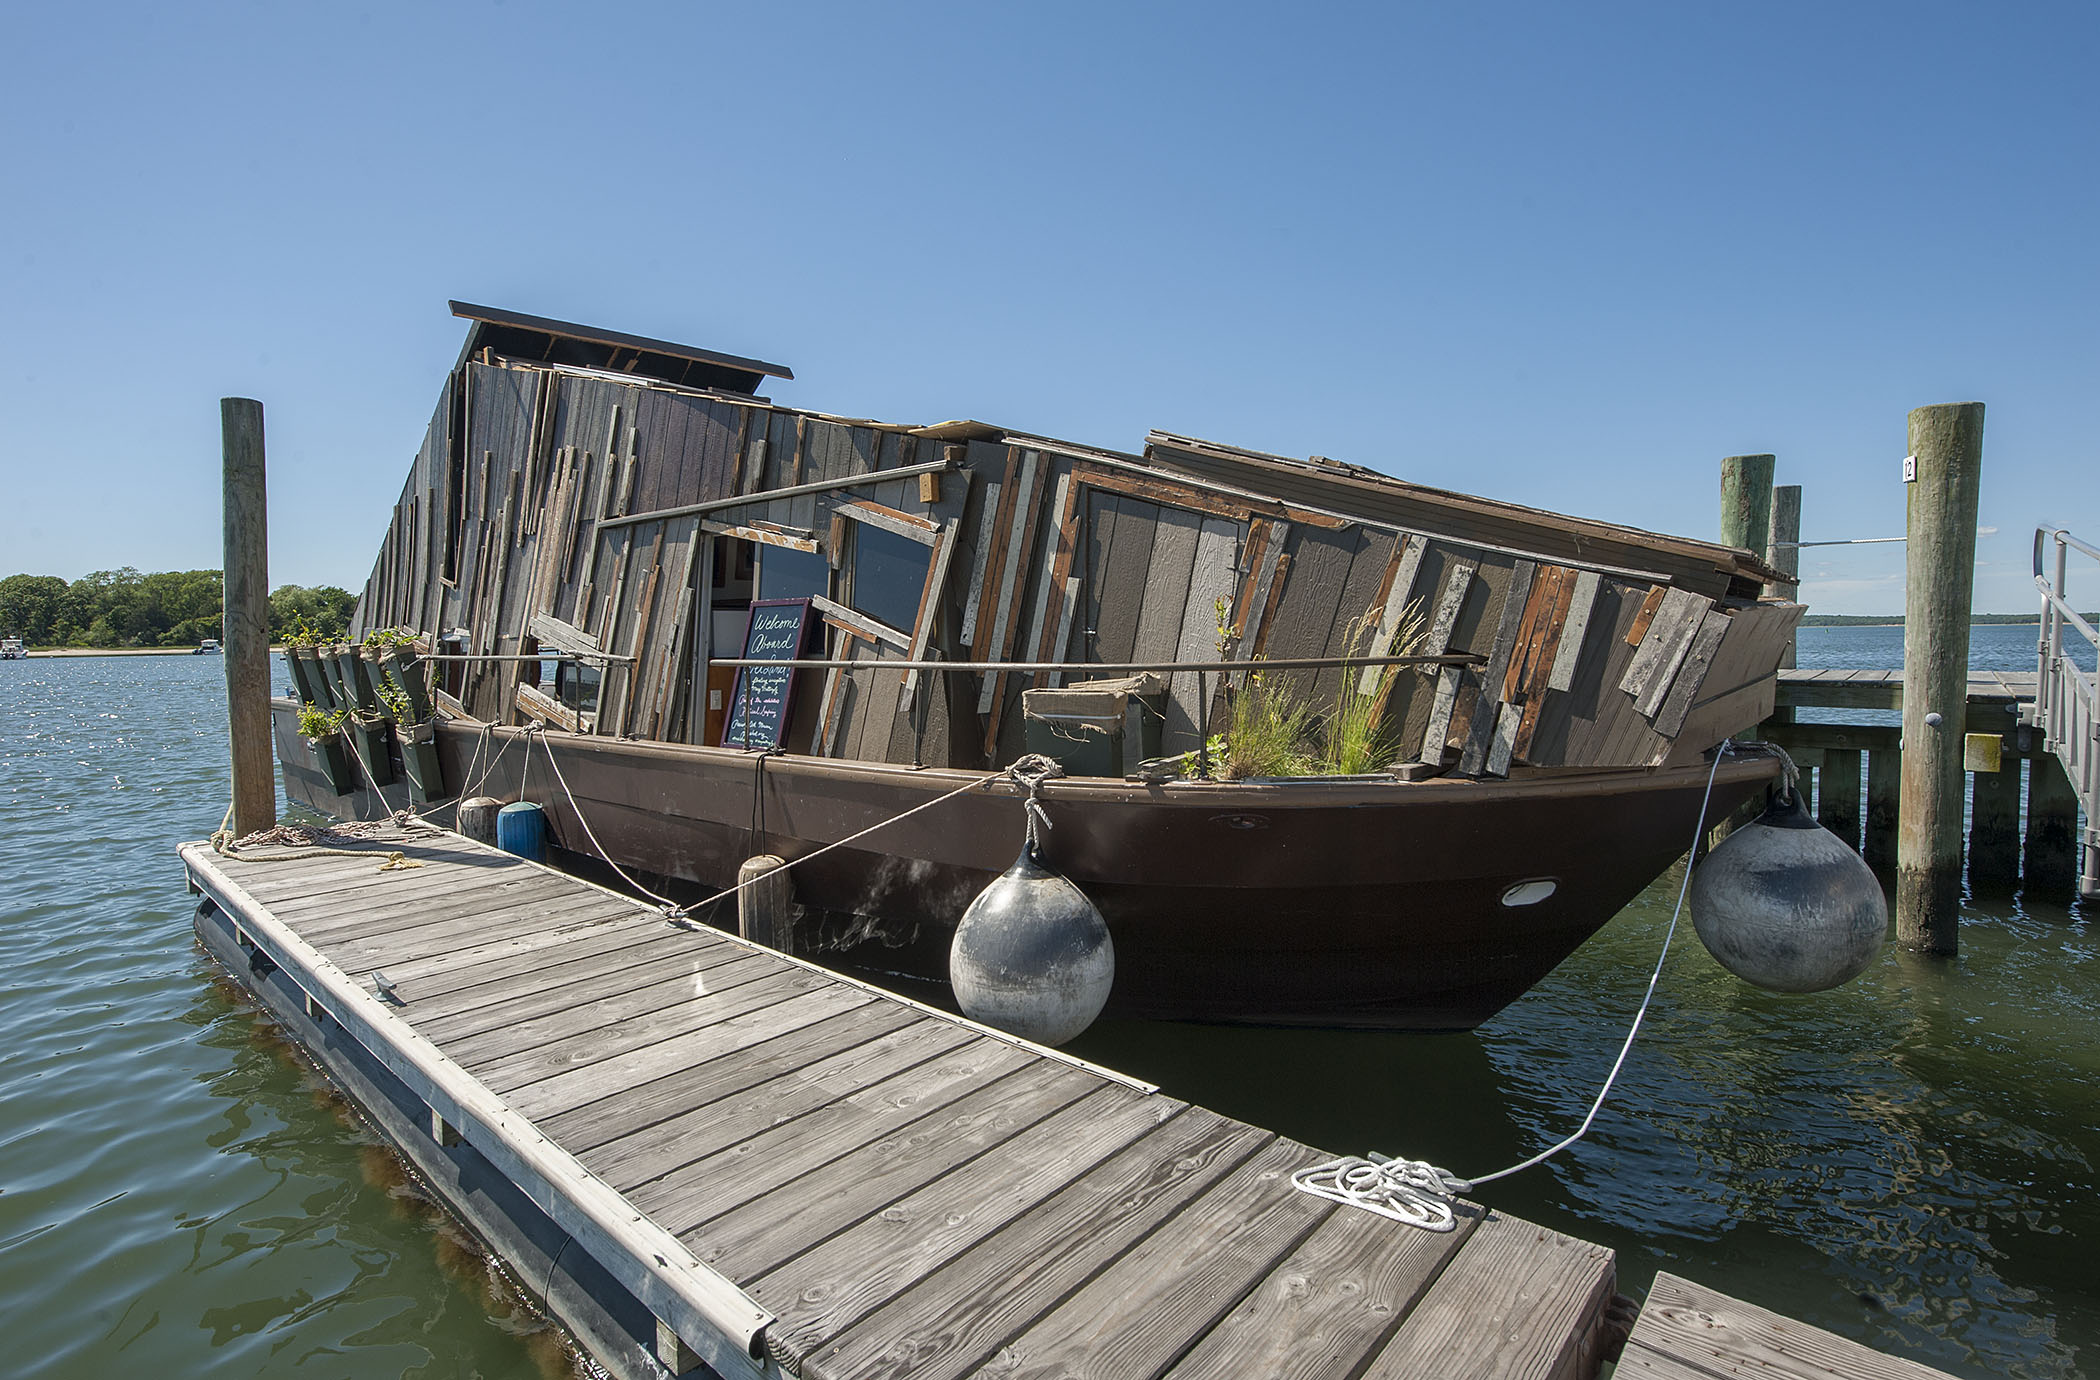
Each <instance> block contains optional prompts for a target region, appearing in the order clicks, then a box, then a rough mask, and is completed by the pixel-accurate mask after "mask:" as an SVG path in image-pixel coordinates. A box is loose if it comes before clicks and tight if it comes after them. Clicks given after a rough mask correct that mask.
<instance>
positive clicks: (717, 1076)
mask: <svg viewBox="0 0 2100 1380" xmlns="http://www.w3.org/2000/svg"><path fill="white" fill-rule="evenodd" d="M910 1014H911V1013H909V1012H906V1011H900V1010H899V1009H898V1008H897V1007H895V1006H893V1005H891V1004H889V1003H886V1002H883V1003H876V1004H875V1005H874V1006H873V1007H858V1008H855V1009H854V1010H852V1011H849V1012H846V1013H844V1014H843V1015H840V1016H835V1017H833V1018H832V1019H831V1020H830V1021H827V1022H824V1023H823V1024H824V1025H825V1026H833V1025H850V1028H851V1029H853V1030H854V1031H855V1032H857V1034H858V1035H859V1042H858V1043H856V1044H854V1045H852V1046H850V1047H847V1048H843V1049H840V1050H837V1051H834V1052H832V1053H830V1054H828V1055H825V1056H823V1057H810V1056H809V1055H807V1054H806V1052H805V1049H804V1043H805V1042H804V1040H803V1039H801V1038H797V1039H793V1040H781V1041H775V1043H776V1044H779V1045H781V1046H782V1055H783V1056H787V1055H792V1056H794V1057H795V1058H796V1059H797V1060H798V1062H797V1064H796V1065H795V1066H794V1067H792V1068H788V1069H782V1070H780V1071H779V1073H778V1074H777V1076H775V1077H773V1078H769V1079H760V1080H751V1079H749V1072H748V1070H749V1068H750V1067H751V1066H753V1065H758V1064H761V1062H762V1061H761V1060H759V1059H757V1058H750V1059H740V1060H736V1061H733V1062H729V1063H728V1066H727V1067H724V1068H722V1069H717V1070H712V1071H713V1074H714V1078H713V1080H712V1083H708V1082H703V1081H701V1080H699V1079H697V1078H696V1077H694V1076H693V1074H694V1073H695V1072H696V1071H694V1070H685V1071H682V1073H681V1075H679V1080H678V1081H679V1086H680V1087H681V1088H683V1089H684V1092H683V1093H682V1094H681V1100H680V1101H679V1102H678V1103H677V1104H675V1110H674V1111H673V1112H672V1114H670V1115H666V1116H663V1117H662V1118H661V1119H659V1120H656V1121H653V1122H650V1123H648V1124H647V1125H644V1126H638V1127H634V1128H632V1129H630V1130H628V1131H626V1132H625V1133H623V1134H619V1135H611V1136H608V1135H607V1134H606V1131H605V1128H604V1127H603V1126H601V1125H599V1124H598V1121H597V1117H596V1116H593V1115H592V1110H593V1109H591V1108H583V1109H579V1110H578V1111H575V1112H570V1113H565V1114H564V1116H563V1117H562V1118H561V1120H562V1122H563V1124H564V1125H566V1126H568V1127H570V1128H571V1130H572V1133H573V1134H576V1135H580V1136H581V1137H583V1138H584V1139H591V1140H594V1141H595V1144H594V1145H592V1146H590V1147H582V1146H580V1145H579V1146H577V1147H575V1148H578V1149H579V1150H582V1149H588V1151H589V1153H588V1155H587V1156H586V1158H585V1163H586V1164H587V1165H589V1167H590V1170H591V1172H592V1173H594V1174H596V1175H597V1176H598V1177H599V1178H601V1179H604V1180H605V1181H606V1182H608V1183H639V1182H643V1181H645V1180H647V1179H649V1178H651V1177H653V1176H654V1174H655V1173H660V1172H662V1171H663V1168H664V1166H666V1165H679V1164H691V1163H692V1162H694V1161H695V1160H699V1159H704V1158H706V1157H707V1156H709V1155H712V1154H715V1153H716V1152H718V1151H722V1150H727V1149H729V1148H730V1147H731V1146H734V1145H738V1144H741V1143H743V1142H745V1141H748V1140H750V1139H752V1138H753V1137H755V1136H760V1135H763V1134H765V1133H766V1132H768V1131H772V1130H775V1129H776V1128H779V1127H784V1126H786V1125H787V1124H788V1123H790V1122H792V1121H794V1120H795V1119H796V1118H798V1117H802V1116H806V1115H808V1114H809V1113H811V1112H814V1111H817V1110H819V1109H821V1108H825V1107H829V1106H832V1105H833V1104H835V1103H838V1102H841V1101H843V1100H844V1099H846V1098H848V1097H853V1096H856V1095H858V1094H860V1093H863V1092H866V1091H867V1090H868V1089H870V1088H872V1087H875V1086H876V1085H878V1084H881V1083H883V1082H885V1081H887V1080H889V1079H891V1078H893V1077H895V1076H896V1075H897V1074H900V1073H904V1072H907V1071H908V1070H912V1069H915V1068H917V1067H919V1066H921V1065H924V1064H927V1063H930V1062H931V1061H933V1060H936V1059H940V1058H945V1057H947V1056H948V1055H951V1054H953V1053H954V1052H956V1051H957V1050H958V1049H960V1048H961V1047H962V1046H964V1045H966V1044H968V1043H969V1042H970V1041H971V1040H972V1039H974V1038H976V1036H975V1033H974V1032H973V1031H971V1030H969V1029H968V1028H966V1027H962V1026H958V1025H955V1024H953V1023H951V1022H945V1021H933V1020H927V1019H925V1018H924V1017H921V1018H919V1019H917V1020H912V1019H909V1018H908V1017H909V1016H910ZM802 1060H806V1062H800V1061H802ZM703 1067H709V1066H703ZM730 1080H734V1082H735V1083H737V1084H743V1085H744V1086H741V1087H732V1088H730V1089H729V1090H727V1091H724V1092H723V1095H722V1096H720V1097H717V1098H713V1099H711V1100H705V1101H695V1100H694V1095H695V1094H696V1093H706V1092H710V1091H714V1090H715V1089H716V1087H717V1086H720V1085H722V1084H724V1083H726V1082H728V1081H730ZM645 1095H646V1096H645ZM643 1101H647V1102H648V1103H649V1104H650V1105H653V1106H656V1107H658V1108H666V1107H670V1106H672V1105H673V1104H670V1103H668V1102H666V1100H665V1098H664V1095H663V1093H662V1090H661V1089H660V1088H659V1086H658V1084H655V1083H652V1084H650V1085H649V1086H648V1087H647V1088H644V1089H638V1090H636V1091H635V1092H634V1093H630V1094H629V1095H627V1096H625V1097H622V1098H619V1099H617V1100H616V1101H613V1102H610V1103H607V1104H605V1106H604V1107H603V1108H601V1109H600V1110H601V1111H606V1110H609V1111H613V1112H616V1113H618V1114H620V1117H621V1119H622V1120H623V1121H624V1120H628V1119H631V1118H632V1117H633V1116H634V1115H636V1113H634V1112H633V1111H632V1110H630V1106H631V1104H634V1103H638V1102H643Z"/></svg>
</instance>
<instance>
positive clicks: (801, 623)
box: [721, 599, 810, 749]
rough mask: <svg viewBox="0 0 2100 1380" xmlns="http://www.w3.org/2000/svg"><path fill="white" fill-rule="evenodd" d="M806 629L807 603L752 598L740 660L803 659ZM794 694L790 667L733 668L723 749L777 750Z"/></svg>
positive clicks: (792, 673) (802, 601)
mask: <svg viewBox="0 0 2100 1380" xmlns="http://www.w3.org/2000/svg"><path fill="white" fill-rule="evenodd" d="M809 626H810V619H809V600H807V599H754V600H752V601H751V614H750V617H749V618H747V619H746V620H745V621H744V649H743V651H742V652H741V653H739V655H740V656H742V657H744V658H747V659H751V660H770V659H774V658H778V659H780V660H782V661H791V660H793V659H794V658H796V657H799V656H801V655H802V642H803V639H804V638H805V637H806V636H807V635H808V630H809ZM747 692H748V693H747ZM794 694H795V671H794V668H793V667H789V666H739V667H737V671H736V689H735V691H734V692H733V693H732V695H731V697H730V701H729V714H728V717H727V718H725V719H724V720H723V721H722V743H721V746H723V747H737V748H759V749H764V748H770V747H777V746H779V744H780V735H781V734H782V733H784V732H786V731H787V722H788V710H789V708H790V707H791V706H792V704H793V703H794ZM747 708H748V712H749V718H748V720H747V718H746V711H747Z"/></svg>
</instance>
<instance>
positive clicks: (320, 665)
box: [313, 643, 357, 712]
mask: <svg viewBox="0 0 2100 1380" xmlns="http://www.w3.org/2000/svg"><path fill="white" fill-rule="evenodd" d="M344 650H345V649H344V647H343V646H342V644H341V643H335V644H331V645H327V646H320V647H316V648H314V651H313V657H314V666H315V668H316V669H317V670H318V671H319V672H320V675H321V679H322V681H323V683H325V684H326V686H327V687H328V696H329V698H330V699H332V700H333V701H334V702H335V708H336V709H337V710H338V711H341V712H348V711H349V710H351V709H353V708H355V707H356V704H357V700H356V698H355V697H354V696H352V695H351V693H350V685H349V683H348V682H347V681H345V680H344V679H343V652H344Z"/></svg>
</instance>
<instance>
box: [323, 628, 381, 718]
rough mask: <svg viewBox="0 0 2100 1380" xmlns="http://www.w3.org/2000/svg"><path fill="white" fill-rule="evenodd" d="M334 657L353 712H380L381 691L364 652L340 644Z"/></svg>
mask: <svg viewBox="0 0 2100 1380" xmlns="http://www.w3.org/2000/svg"><path fill="white" fill-rule="evenodd" d="M333 659H334V661H335V666H336V671H337V675H338V678H339V679H340V680H341V682H342V687H343V694H344V696H345V698H346V700H347V702H348V704H349V705H350V708H351V710H352V712H354V713H356V714H360V715H367V716H369V715H375V714H378V713H379V712H380V708H381V707H380V703H379V691H378V688H377V686H375V685H374V684H373V679H372V673H371V668H370V664H369V663H368V662H366V660H365V658H364V654H363V653H362V652H361V651H359V649H357V648H356V647H351V646H347V645H345V646H338V647H337V648H336V649H335V657H334V658H333Z"/></svg>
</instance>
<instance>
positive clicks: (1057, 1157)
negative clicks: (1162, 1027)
mask: <svg viewBox="0 0 2100 1380" xmlns="http://www.w3.org/2000/svg"><path fill="white" fill-rule="evenodd" d="M1096 1100H1099V1101H1100V1102H1101V1103H1102V1104H1103V1105H1101V1106H1099V1107H1097V1106H1096V1105H1095V1102H1096ZM1185 1109H1186V1104H1185V1103H1181V1102H1177V1101H1175V1100H1174V1099H1172V1098H1168V1097H1145V1096H1142V1095H1139V1094H1136V1093H1131V1092H1128V1091H1125V1090H1121V1089H1100V1090H1097V1091H1096V1092H1095V1093H1094V1094H1093V1095H1092V1097H1090V1098H1089V1099H1087V1100H1085V1101H1082V1102H1079V1103H1076V1104H1074V1105H1073V1106H1071V1107H1068V1108H1066V1109H1065V1110H1064V1111H1062V1112H1059V1113H1058V1114H1057V1115H1056V1116H1053V1117H1051V1118H1050V1119H1049V1120H1047V1121H1045V1122H1044V1123H1043V1124H1042V1125H1040V1126H1038V1127H1036V1128H1034V1130H1033V1131H1032V1132H1031V1133H1030V1134H1029V1135H1028V1136H1026V1137H1024V1138H1017V1139H1015V1140H1013V1141H1010V1142H1008V1143H1007V1144H1006V1145H1005V1146H1002V1147H1001V1148H1000V1150H999V1152H998V1153H996V1154H989V1155H984V1156H981V1157H980V1158H978V1159H976V1160H973V1161H971V1162H970V1163H969V1164H966V1165H964V1166H962V1167H961V1168H959V1169H957V1170H956V1171H955V1172H953V1173H951V1174H945V1175H943V1176H941V1177H940V1178H938V1179H936V1180H935V1181H934V1182H933V1183H931V1184H928V1185H927V1186H926V1187H924V1188H922V1189H920V1190H918V1191H917V1192H915V1193H911V1194H908V1195H906V1196H904V1197H902V1198H900V1199H898V1200H897V1201H896V1202H894V1203H892V1204H890V1205H889V1206H888V1207H886V1208H884V1209H883V1210H882V1211H881V1212H878V1213H874V1214H872V1215H870V1216H868V1217H865V1218H863V1219H862V1220H861V1221H859V1222H857V1223H855V1224H854V1225H853V1226H851V1227H849V1228H847V1229H846V1230H845V1231H843V1232H840V1233H838V1234H837V1235H834V1236H833V1237H831V1239H829V1240H828V1241H825V1242H824V1243H822V1244H821V1245H819V1246H817V1247H815V1248H813V1249H811V1250H809V1251H806V1252H804V1253H802V1254H801V1255H799V1256H796V1257H794V1258H793V1259H791V1260H789V1261H787V1262H786V1263H785V1264H783V1265H780V1266H777V1267H775V1268H773V1269H771V1270H768V1271H764V1272H761V1273H759V1274H757V1275H756V1276H754V1278H755V1280H756V1282H755V1283H754V1284H753V1285H752V1287H751V1296H752V1297H753V1298H755V1299H757V1300H759V1301H760V1302H761V1303H766V1304H768V1305H769V1306H771V1307H773V1308H774V1309H775V1310H776V1311H780V1312H781V1313H782V1314H783V1316H792V1317H793V1319H794V1321H793V1323H792V1324H791V1325H790V1326H789V1328H788V1336H789V1339H790V1341H791V1343H792V1344H793V1345H794V1346H795V1347H796V1349H797V1350H800V1351H808V1350H810V1349H812V1348H814V1347H815V1346H817V1345H818V1344H819V1343H821V1342H822V1341H824V1340H825V1339H826V1338H828V1337H830V1336H833V1335H834V1334H836V1333H838V1332H839V1331H841V1330H843V1329H844V1328H845V1327H846V1326H847V1325H848V1324H850V1323H852V1322H855V1321H857V1320H859V1319H860V1318H862V1317H865V1316H866V1315H867V1314H868V1313H870V1312H872V1311H874V1310H875V1309H876V1308H878V1307H880V1306H882V1305H883V1304H884V1303H887V1302H889V1301H890V1300H892V1299H895V1298H897V1297H899V1296H901V1295H902V1294H903V1293H904V1291H905V1290H906V1289H908V1288H910V1287H911V1286H912V1285H914V1284H916V1283H917V1282H918V1281H919V1280H921V1279H924V1278H925V1277H926V1276H927V1275H929V1274H931V1273H932V1272H933V1271H935V1270H936V1269H939V1268H940V1266H941V1265H942V1264H943V1263H944V1262H945V1261H947V1260H948V1259H950V1258H952V1257H954V1256H956V1255H960V1254H961V1253H962V1252H963V1251H964V1250H967V1249H969V1248H970V1247H972V1246H975V1245H977V1244H978V1243H979V1242H981V1241H983V1240H985V1239H986V1238H987V1237H989V1236H990V1235H991V1234H992V1233H993V1232H995V1231H998V1230H1000V1229H1001V1228H1003V1227H1005V1226H1006V1224H1007V1223H1009V1222H1011V1221H1012V1220H1013V1219H1014V1218H1015V1217H1017V1216H1019V1215H1020V1214H1021V1213H1023V1212H1026V1211H1027V1210H1028V1209H1030V1208H1032V1207H1034V1206H1035V1205H1036V1204H1037V1203H1040V1202H1042V1201H1043V1200H1044V1199H1045V1198H1047V1197H1049V1196H1050V1195H1051V1194H1052V1193H1055V1192H1057V1191H1058V1190H1059V1189H1060V1188H1062V1187H1064V1185H1065V1184H1067V1183H1069V1182H1070V1181H1071V1180H1073V1179H1075V1178H1077V1177H1079V1176H1080V1175H1082V1174H1084V1173H1086V1172H1087V1171H1088V1170H1090V1169H1092V1168H1093V1167H1094V1166H1095V1165H1096V1164H1099V1163H1100V1162H1101V1161H1103V1160H1105V1159H1107V1158H1108V1157H1109V1156H1111V1155H1114V1154H1116V1153H1117V1152H1119V1151H1121V1150H1122V1149H1123V1148H1124V1147H1125V1146H1126V1145H1128V1144H1130V1143H1131V1142H1132V1141H1134V1140H1136V1139H1137V1138H1138V1137H1140V1136H1142V1135H1144V1134H1145V1133H1146V1132H1148V1131H1151V1130H1152V1129H1154V1128H1155V1127H1157V1126H1159V1125H1160V1124H1161V1123H1162V1122H1165V1121H1167V1120H1169V1119H1170V1118H1172V1117H1174V1116H1175V1115H1177V1114H1178V1113H1180V1112H1182V1111H1184V1110H1185ZM790 1304H793V1305H794V1306H793V1307H792V1308H791V1307H790Z"/></svg>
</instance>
